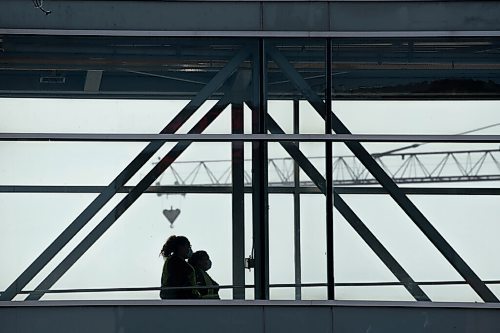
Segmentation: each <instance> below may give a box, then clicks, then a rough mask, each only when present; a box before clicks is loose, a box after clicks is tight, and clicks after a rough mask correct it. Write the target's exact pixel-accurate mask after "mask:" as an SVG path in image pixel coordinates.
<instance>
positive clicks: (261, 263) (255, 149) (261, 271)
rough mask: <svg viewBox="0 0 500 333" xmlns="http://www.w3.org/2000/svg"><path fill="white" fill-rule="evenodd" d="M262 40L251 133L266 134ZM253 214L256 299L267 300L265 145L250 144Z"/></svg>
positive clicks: (256, 63)
mask: <svg viewBox="0 0 500 333" xmlns="http://www.w3.org/2000/svg"><path fill="white" fill-rule="evenodd" d="M264 46H265V44H264V40H263V39H260V40H259V50H258V52H257V53H256V55H255V57H254V64H253V65H254V68H253V78H254V82H253V84H254V88H255V89H254V103H255V104H254V106H255V107H254V109H253V110H254V111H253V112H252V132H253V133H260V134H265V133H267V131H266V116H267V96H266V95H267V93H266V71H267V68H266V67H267V66H266V64H267V62H266V60H265V50H264ZM252 213H253V217H252V218H253V221H252V222H253V223H252V224H253V242H254V249H255V270H254V274H255V299H269V226H268V224H269V216H268V192H267V142H253V143H252Z"/></svg>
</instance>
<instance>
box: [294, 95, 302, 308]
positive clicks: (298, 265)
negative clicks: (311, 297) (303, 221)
mask: <svg viewBox="0 0 500 333" xmlns="http://www.w3.org/2000/svg"><path fill="white" fill-rule="evenodd" d="M299 114H300V104H299V100H297V99H294V100H293V134H299ZM295 144H296V145H297V147H299V142H298V141H297V142H295ZM293 184H294V191H293V233H294V243H293V245H294V257H295V299H296V300H300V299H301V298H302V287H301V286H300V284H301V283H302V262H301V259H300V253H301V252H300V167H299V165H298V164H297V161H295V160H294V162H293Z"/></svg>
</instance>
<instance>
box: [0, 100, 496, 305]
mask: <svg viewBox="0 0 500 333" xmlns="http://www.w3.org/2000/svg"><path fill="white" fill-rule="evenodd" d="M186 103H187V102H186V101H177V102H176V101H144V100H91V99H89V100H58V99H0V131H1V132H71V133H73V132H78V133H158V132H159V131H160V130H161V129H162V128H163V127H164V126H165V125H166V124H167V123H168V121H169V120H171V119H172V118H173V117H174V116H175V114H176V113H177V112H178V111H179V110H180V109H181V108H182V106H184V105H185V104H186ZM213 103H214V102H212V101H211V102H207V103H206V104H205V105H204V106H203V107H202V108H201V109H200V111H198V112H197V113H196V114H195V115H194V116H193V117H192V119H190V120H189V121H188V123H187V124H186V125H185V126H183V127H182V129H181V130H180V132H179V133H186V132H187V131H188V130H189V129H190V128H191V127H192V125H193V124H194V123H195V122H196V121H197V120H198V119H199V118H200V117H201V116H202V115H203V113H204V111H206V110H207V109H208V108H209V107H210V106H211V105H213ZM499 106H500V102H497V101H482V102H478V101H473V102H468V101H440V102H435V101H434V102H408V101H394V102H380V101H377V102H374V101H366V102H348V101H342V102H334V111H335V112H336V113H337V115H338V116H339V117H340V119H341V120H342V121H343V122H344V123H345V124H346V125H347V126H348V127H349V128H350V130H351V131H352V132H353V133H358V134H361V133H366V134H383V133H387V134H456V133H460V132H464V131H467V130H470V129H474V128H478V127H482V126H487V125H490V124H493V123H498V122H500V115H499V114H498V109H499ZM269 110H270V111H269V112H270V114H271V115H272V116H273V117H274V118H275V119H276V120H277V121H278V123H279V124H280V125H281V126H282V127H283V128H284V129H285V131H286V132H287V133H291V131H292V112H291V103H289V102H271V103H270V105H269ZM249 116H250V114H249V112H248V110H247V111H246V114H245V122H246V124H245V132H246V133H249V132H250V126H249V125H250V118H249ZM300 121H301V133H323V123H322V121H321V119H320V118H319V116H317V115H316V114H315V113H314V112H313V110H312V108H310V107H309V106H308V104H307V103H301V120H300ZM229 132H230V113H229V110H226V111H224V113H223V114H222V115H221V117H220V119H217V120H216V121H215V122H214V124H212V125H211V126H210V127H209V129H208V131H207V133H229ZM499 132H500V128H499V127H495V128H491V129H488V130H485V131H481V132H478V133H477V134H499ZM404 145H407V143H406V144H369V145H365V146H366V147H367V148H368V150H369V151H370V152H380V151H385V150H387V149H391V148H394V147H400V146H404ZM144 146H145V144H143V143H99V144H97V143H62V142H0V184H2V185H9V184H15V185H107V184H108V183H109V182H110V181H111V180H112V179H113V178H114V177H115V176H116V175H117V174H118V173H119V172H120V171H121V170H122V169H123V168H124V167H125V166H126V165H127V163H128V162H129V161H130V160H131V159H132V158H134V157H135V156H136V155H137V154H138V153H139V152H140V151H141V149H142V148H143V147H144ZM171 146H172V144H166V145H165V146H164V147H163V148H162V150H161V152H160V153H159V154H157V155H156V156H155V157H154V158H153V159H151V161H150V162H149V163H147V165H145V166H144V168H142V169H141V170H140V171H139V172H138V174H137V175H136V176H135V177H134V178H133V179H132V180H131V181H130V184H133V183H135V182H137V180H138V179H140V177H141V176H144V175H145V174H146V173H147V171H148V170H149V169H150V168H151V167H152V166H153V162H154V161H155V160H156V159H157V157H158V156H160V155H162V154H165V153H166V152H167V151H168V149H169V148H170V147H171ZM247 147H248V144H247ZM491 147H495V148H498V145H496V144H495V145H484V144H474V145H473V144H467V145H465V144H460V145H458V144H428V145H424V146H422V147H419V148H417V150H415V149H414V150H413V151H436V150H456V149H480V148H491ZM301 149H303V151H304V152H305V153H306V155H308V156H322V155H324V148H323V145H322V144H319V143H309V144H301ZM250 153H251V152H250V149H248V148H247V149H246V151H245V154H246V156H247V157H250ZM334 153H335V154H340V155H348V154H349V152H348V151H347V150H346V148H345V146H344V145H342V144H336V145H335V147H334ZM269 154H270V157H286V153H285V151H284V150H283V149H281V148H280V147H279V145H278V144H276V143H273V144H270V153H269ZM214 159H227V160H229V159H230V144H228V143H195V144H193V145H192V146H191V147H190V148H189V149H188V151H186V153H185V154H183V155H182V156H181V158H180V159H179V161H197V160H214ZM319 169H320V171H321V172H324V168H321V167H319ZM247 171H248V172H250V170H247ZM305 177H306V176H305V175H302V179H305ZM163 180H164V181H168V177H167V176H165V177H164V179H163ZM165 184H166V183H165ZM432 185H433V186H434V185H436V184H432ZM426 186H427V185H426ZM446 186H453V185H446ZM459 186H478V187H480V186H483V187H489V186H498V184H496V183H479V184H460V185H459ZM95 197H96V195H95V194H24V193H9V194H6V193H2V194H0V198H1V199H0V221H1V224H0V244H1V249H2V251H0V262H1V263H2V274H1V275H0V289H5V288H6V287H7V286H8V285H9V284H10V283H11V282H12V281H13V280H14V279H15V278H16V277H17V275H19V274H20V273H21V272H22V271H23V270H24V269H25V268H26V267H27V265H29V264H30V263H31V262H32V261H33V260H34V259H35V258H36V256H37V255H38V254H39V253H40V252H41V251H42V250H43V249H45V248H46V247H47V246H48V245H49V244H50V242H51V241H52V240H53V239H54V238H55V237H56V236H57V235H58V234H59V233H60V232H61V231H62V230H63V229H64V228H65V227H66V226H67V225H68V224H69V223H70V222H71V221H72V220H73V219H74V218H75V217H76V216H77V215H78V214H79V213H80V212H81V211H82V210H83V209H84V208H85V207H86V206H87V205H88V204H89V203H90V202H91V200H92V199H93V198H95ZM122 197H123V195H117V196H115V198H113V200H112V201H111V202H110V203H109V204H108V205H106V207H105V208H104V209H103V211H101V212H100V213H99V214H98V215H97V216H96V217H95V218H94V219H92V221H91V223H90V224H89V225H88V226H87V227H86V228H85V229H84V230H82V232H81V233H79V234H78V236H77V237H75V239H73V240H72V241H71V242H70V244H68V246H66V247H65V248H64V250H63V251H62V252H61V254H60V255H58V256H57V257H56V258H55V259H54V260H53V261H52V262H51V264H50V265H49V266H48V267H47V268H46V269H45V270H43V271H42V272H41V273H40V274H39V275H38V276H37V277H36V278H35V280H34V281H33V282H31V283H30V284H29V285H28V286H27V288H28V289H31V288H34V287H36V285H37V284H38V282H40V281H41V280H42V279H43V278H44V277H45V276H46V274H47V273H48V272H49V271H50V268H53V267H55V265H56V264H57V263H58V262H60V260H62V258H63V257H64V254H66V253H68V252H69V251H70V250H71V249H72V248H73V247H74V246H75V245H76V244H77V243H78V241H79V240H81V239H82V238H83V237H84V236H85V235H86V234H87V233H88V232H89V231H90V230H91V228H92V227H93V226H95V225H96V224H97V223H98V222H99V221H100V219H102V218H103V217H104V216H105V213H106V212H107V211H109V210H110V209H111V208H112V207H113V204H116V203H117V202H118V201H119V200H120V199H121V198H122ZM344 198H345V200H346V201H347V202H348V203H349V204H350V205H351V207H352V208H353V209H354V211H355V212H356V213H357V214H358V215H359V216H360V217H361V218H362V220H363V221H364V222H365V223H366V224H367V226H368V227H369V228H370V230H372V232H374V234H375V235H376V236H377V237H378V238H379V239H380V240H381V241H382V243H383V244H384V245H385V246H386V247H387V249H388V250H389V251H390V252H391V253H392V254H393V255H394V256H395V257H396V258H397V259H398V261H399V262H400V263H401V264H402V265H403V267H404V268H405V269H406V270H407V271H408V272H409V273H410V275H411V276H412V277H413V278H414V279H415V280H417V281H430V280H461V278H460V276H459V275H458V274H457V273H456V272H455V271H454V270H453V269H452V267H451V266H450V265H449V264H448V263H447V262H446V261H445V259H444V258H442V256H441V255H440V254H439V253H438V252H437V250H435V249H434V248H433V247H432V246H431V245H430V243H429V241H427V240H426V239H425V237H424V236H423V235H422V234H421V233H420V232H419V231H418V230H417V228H416V227H415V226H414V225H413V223H412V222H411V221H410V220H409V219H408V217H406V215H405V214H404V213H403V212H402V211H401V210H400V209H399V208H398V207H397V205H396V204H395V203H394V202H393V201H392V200H391V199H390V198H389V197H387V196H380V195H379V196H376V195H371V196H368V195H364V196H361V195H346V196H344ZM412 200H413V201H414V203H415V204H416V205H417V207H419V208H420V209H421V210H422V212H423V213H424V214H425V215H426V216H427V217H428V218H429V220H430V221H431V222H432V223H433V225H434V226H435V227H436V228H437V229H438V230H439V231H440V232H441V233H442V234H443V235H444V236H445V237H446V238H447V239H448V241H449V242H450V243H451V244H452V245H453V246H455V249H456V250H457V251H458V252H459V253H460V254H461V255H462V256H463V258H464V259H465V260H466V261H467V262H468V263H469V265H470V266H471V267H472V268H473V269H474V270H475V271H476V273H477V274H478V275H479V276H480V277H481V278H483V279H499V278H500V267H499V266H498V265H496V262H495V261H493V260H494V259H493V258H492V255H491V254H493V253H498V252H499V250H500V244H498V242H497V237H496V235H497V234H498V232H499V231H500V230H499V227H498V218H497V215H498V214H496V213H497V209H498V208H497V207H499V204H500V199H499V198H497V197H493V196H492V197H484V196H481V197H468V196H460V197H454V196H437V197H436V196H432V197H431V196H414V197H412ZM269 203H270V243H271V244H270V254H271V257H270V263H271V267H270V269H271V277H270V278H271V283H294V268H293V211H292V209H290V207H291V206H292V196H291V195H276V194H275V195H270V201H269ZM170 207H173V208H179V209H181V214H180V216H179V218H178V219H177V220H176V222H175V228H174V229H171V228H169V224H168V222H167V221H166V219H165V217H164V216H163V215H162V210H163V209H166V208H170ZM245 210H246V211H245V215H246V221H245V222H246V234H247V236H246V244H245V246H246V253H247V255H248V254H249V253H250V251H251V224H250V222H251V198H250V196H247V200H246V207H245ZM324 214H325V202H324V197H323V196H321V195H303V196H302V204H301V223H302V230H301V232H302V235H301V236H302V247H301V251H302V280H303V282H325V281H326V255H325V251H326V250H325V236H324V229H325V227H324V221H325V216H324ZM334 218H335V255H336V262H335V274H336V279H337V281H339V282H357V281H395V278H394V277H393V276H392V274H391V273H390V272H389V271H388V269H387V268H385V267H384V266H383V264H381V263H380V261H379V260H378V259H377V258H376V256H375V255H374V254H373V253H372V252H371V250H370V249H369V248H368V247H367V246H366V245H365V244H364V243H363V242H362V241H361V240H360V239H359V237H358V236H357V235H356V234H355V233H354V231H353V230H352V229H351V228H350V227H349V226H348V224H347V223H346V222H345V221H344V220H343V219H342V217H341V216H340V215H339V214H337V213H335V216H334ZM172 233H175V234H178V235H186V236H188V237H189V239H190V240H191V242H192V245H193V248H194V249H195V250H196V249H205V250H207V251H208V252H209V254H210V255H211V257H212V260H213V262H214V265H213V268H212V270H211V271H210V273H211V275H212V276H213V278H214V279H215V280H217V281H218V282H219V283H221V284H231V282H232V281H231V262H232V261H231V196H230V195H223V194H217V195H215V194H213V195H198V194H188V195H187V196H186V197H181V196H169V197H165V196H163V197H158V196H157V195H154V194H149V195H143V196H142V197H141V198H140V199H139V200H138V201H137V202H136V203H135V204H134V205H133V206H132V207H131V208H130V209H129V210H128V211H127V212H126V213H125V214H124V215H123V216H122V217H121V218H120V219H119V220H118V221H117V222H116V223H115V225H113V226H112V227H111V229H110V230H109V231H108V232H107V233H106V234H105V235H104V236H103V237H102V238H101V239H100V240H99V241H98V242H97V243H96V244H95V245H94V246H93V247H92V248H91V249H90V250H89V251H88V252H87V253H86V254H85V255H84V256H83V257H82V258H81V259H80V260H79V261H78V262H77V263H76V264H75V265H74V266H73V267H72V268H71V269H70V270H69V271H68V272H67V273H66V275H64V276H63V277H62V278H61V280H60V281H59V282H58V283H57V284H56V285H55V286H54V288H106V287H149V286H158V285H159V280H160V274H161V267H162V259H161V258H160V257H159V256H158V253H159V249H160V248H161V246H162V244H163V242H164V241H165V239H166V238H167V237H168V236H169V235H171V234H172ZM246 277H247V283H249V284H251V283H252V282H253V280H252V273H247V275H246ZM423 289H424V290H425V291H426V292H427V293H428V294H429V295H430V297H431V298H432V299H433V300H443V301H479V299H478V297H477V296H476V295H475V293H474V292H473V291H472V289H471V288H469V287H467V286H448V287H445V286H440V287H432V288H431V287H424V288H423ZM492 289H493V290H494V291H495V292H497V295H498V296H500V288H497V289H496V290H495V288H492ZM336 293H337V298H339V299H377V300H378V299H381V300H410V299H411V297H410V296H409V294H408V293H407V292H406V290H405V289H404V288H402V287H359V288H337V291H336ZM221 295H222V297H223V298H230V297H231V292H230V291H224V292H222V293H221ZM247 295H248V297H251V292H249V293H248V294H247ZM271 296H272V298H274V299H293V298H294V294H293V288H286V289H276V290H273V291H272V293H271ZM303 297H304V298H306V299H323V298H325V297H326V291H325V289H324V288H316V289H304V291H303ZM70 298H76V299H84V298H91V299H100V298H106V299H117V298H157V293H156V292H154V293H122V294H120V293H113V294H111V293H110V294H73V295H64V294H56V295H50V296H46V297H45V298H44V299H70ZM19 299H22V298H19Z"/></svg>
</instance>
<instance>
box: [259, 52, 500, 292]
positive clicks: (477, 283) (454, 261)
mask: <svg viewBox="0 0 500 333" xmlns="http://www.w3.org/2000/svg"><path fill="white" fill-rule="evenodd" d="M266 50H267V52H268V53H269V55H270V56H271V58H272V59H273V60H274V62H275V63H276V64H277V65H278V66H279V67H280V68H281V70H282V71H283V72H284V74H285V75H287V76H288V78H289V79H290V81H291V82H292V83H293V84H294V85H295V87H296V88H297V89H298V90H299V91H301V93H302V94H303V95H304V97H305V98H306V100H307V101H309V103H310V104H311V105H312V106H313V108H314V109H315V110H316V111H317V112H318V113H319V114H320V115H321V117H323V119H324V118H325V116H326V114H325V103H324V102H323V100H322V99H321V98H320V97H319V96H318V95H317V94H316V93H315V92H314V91H313V90H312V89H311V87H310V86H309V85H308V84H307V82H306V81H305V80H304V78H303V77H302V76H301V75H300V74H299V73H298V72H297V71H296V70H295V68H294V67H293V66H292V65H291V64H290V63H289V62H288V60H287V59H286V58H285V57H284V56H283V55H282V54H281V53H280V52H279V51H278V50H277V49H276V48H274V47H268V48H267V49H266ZM332 129H333V130H334V131H335V133H337V134H351V132H350V131H349V130H348V128H347V127H346V126H345V125H344V124H343V123H342V121H341V120H340V119H339V118H338V117H337V116H336V115H335V113H333V112H332ZM345 144H346V146H347V147H348V148H349V149H350V150H351V151H352V152H353V153H354V155H355V156H356V157H357V158H358V159H359V161H360V162H361V163H362V164H363V165H364V166H365V168H366V169H367V170H368V171H370V173H371V174H372V175H373V177H374V178H375V179H377V181H378V182H379V183H380V184H381V185H382V186H383V187H384V188H385V189H386V190H387V192H388V193H389V194H390V196H391V197H392V198H393V199H394V201H396V203H397V204H398V205H399V206H400V207H401V209H403V211H404V212H405V213H406V214H407V215H408V217H410V219H411V220H412V221H413V222H414V223H415V225H416V226H417V227H418V228H419V229H420V230H421V231H422V232H423V233H424V235H425V236H426V237H427V238H428V239H429V240H430V241H431V243H432V244H433V245H434V246H435V247H436V248H437V249H438V251H439V252H440V253H441V254H442V255H443V256H444V257H445V258H446V260H448V262H449V263H450V264H451V265H452V266H453V267H454V268H455V269H456V270H457V272H458V273H459V274H460V275H461V276H462V277H463V278H464V279H465V281H467V283H468V284H469V285H470V286H471V287H472V289H474V291H475V292H476V293H477V294H478V295H479V297H481V298H482V299H483V301H485V302H498V301H499V300H498V298H497V297H496V296H495V294H493V292H492V291H491V290H490V289H489V288H488V287H487V286H486V284H485V283H484V282H483V281H482V280H481V279H480V278H479V276H478V275H477V274H476V273H475V272H474V271H473V270H472V269H471V268H470V267H469V265H468V264H467V263H466V262H465V261H464V260H463V259H462V257H460V255H459V254H458V252H456V251H455V249H454V248H453V247H452V246H451V245H450V244H449V243H448V242H447V241H446V239H445V238H444V237H443V236H442V235H441V234H440V233H439V232H438V231H437V229H436V228H434V226H433V225H432V224H431V223H430V222H429V220H427V218H426V217H425V216H424V215H423V214H422V213H421V212H420V210H419V209H418V208H417V207H416V206H415V204H413V202H412V201H411V200H410V199H409V198H408V197H407V196H406V195H405V194H404V192H403V191H402V190H401V189H400V188H399V187H398V186H397V185H396V183H395V182H394V181H393V180H392V179H391V177H390V176H389V175H387V173H386V172H385V171H384V170H383V169H382V167H381V166H380V165H379V164H378V163H377V162H376V161H375V159H374V158H373V157H372V156H371V155H370V153H369V152H368V151H367V150H366V149H365V148H364V147H363V146H362V145H361V144H360V143H359V142H346V143H345Z"/></svg>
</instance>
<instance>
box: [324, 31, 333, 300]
mask: <svg viewBox="0 0 500 333" xmlns="http://www.w3.org/2000/svg"><path fill="white" fill-rule="evenodd" d="M325 56H326V59H325V60H326V73H325V74H326V75H325V77H326V89H325V109H326V110H325V111H326V117H325V134H331V133H332V112H331V111H332V41H331V39H330V38H328V39H327V40H326V54H325ZM332 162H333V156H332V142H331V141H328V142H325V163H326V165H325V170H326V171H325V172H326V260H327V263H326V268H327V284H328V291H327V294H328V299H329V300H333V299H335V276H334V261H333V260H334V258H333V250H334V248H333V241H334V240H333V164H332Z"/></svg>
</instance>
